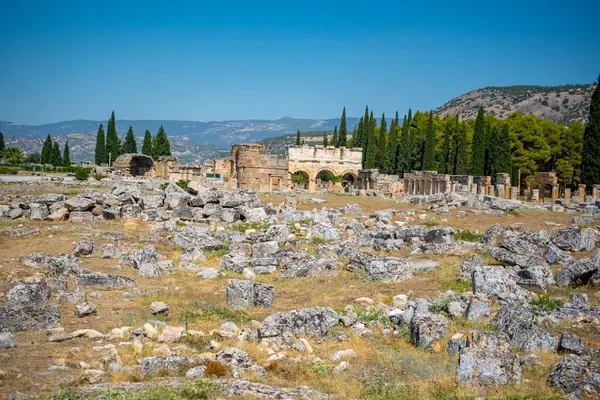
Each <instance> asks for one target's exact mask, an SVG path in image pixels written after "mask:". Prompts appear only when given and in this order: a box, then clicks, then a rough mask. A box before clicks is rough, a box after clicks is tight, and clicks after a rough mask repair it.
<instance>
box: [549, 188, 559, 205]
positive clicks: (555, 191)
mask: <svg viewBox="0 0 600 400" xmlns="http://www.w3.org/2000/svg"><path fill="white" fill-rule="evenodd" d="M550 197H551V198H552V204H555V203H556V200H558V185H552V192H551V195H550Z"/></svg>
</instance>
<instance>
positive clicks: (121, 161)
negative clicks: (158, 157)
mask: <svg viewBox="0 0 600 400" xmlns="http://www.w3.org/2000/svg"><path fill="white" fill-rule="evenodd" d="M153 165H154V162H153V160H152V157H149V156H145V155H143V154H139V153H128V154H121V155H120V156H119V157H117V158H116V159H115V161H114V162H113V164H112V168H113V169H114V171H115V173H116V174H117V175H122V176H142V177H151V176H153V175H154V171H153V169H152V167H153Z"/></svg>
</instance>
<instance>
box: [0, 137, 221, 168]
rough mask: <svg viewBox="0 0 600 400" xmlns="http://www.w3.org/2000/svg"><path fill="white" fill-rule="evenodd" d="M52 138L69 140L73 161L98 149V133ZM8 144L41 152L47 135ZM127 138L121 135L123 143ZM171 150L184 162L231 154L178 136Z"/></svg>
mask: <svg viewBox="0 0 600 400" xmlns="http://www.w3.org/2000/svg"><path fill="white" fill-rule="evenodd" d="M52 139H54V140H55V141H57V142H58V143H59V144H60V147H61V150H62V149H63V148H64V145H65V142H66V141H67V140H68V141H69V151H70V155H71V160H72V161H76V162H78V161H93V160H94V151H95V149H96V134H95V133H94V134H91V133H68V134H63V135H55V136H52ZM135 139H136V142H137V147H138V150H139V151H141V149H142V142H143V141H144V137H143V136H136V138H135ZM4 140H5V142H6V145H7V146H18V147H20V148H22V149H23V150H24V151H25V152H27V153H35V152H38V153H39V152H40V151H41V149H42V145H43V144H44V140H45V137H32V136H6V135H5V138H4ZM124 140H125V138H124V137H121V143H123V142H124ZM169 140H170V142H171V151H172V153H173V155H175V156H176V157H177V158H179V160H180V161H181V162H182V163H201V162H202V161H204V160H206V159H209V158H215V157H223V156H227V155H229V154H230V149H228V148H221V147H216V146H212V145H208V144H199V143H193V142H190V141H189V140H183V139H181V138H177V137H170V138H169Z"/></svg>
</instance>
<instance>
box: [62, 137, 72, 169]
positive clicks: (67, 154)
mask: <svg viewBox="0 0 600 400" xmlns="http://www.w3.org/2000/svg"><path fill="white" fill-rule="evenodd" d="M62 162H63V165H64V166H65V167H70V166H71V154H70V152H69V141H68V140H67V141H66V143H65V150H64V153H63V158H62Z"/></svg>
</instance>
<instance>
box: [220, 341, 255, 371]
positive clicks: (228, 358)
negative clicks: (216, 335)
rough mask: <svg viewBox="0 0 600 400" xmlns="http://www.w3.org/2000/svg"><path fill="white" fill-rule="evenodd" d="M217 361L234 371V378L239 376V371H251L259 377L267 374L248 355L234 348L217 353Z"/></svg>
mask: <svg viewBox="0 0 600 400" xmlns="http://www.w3.org/2000/svg"><path fill="white" fill-rule="evenodd" d="M217 361H219V362H220V363H222V364H225V365H229V366H231V367H232V368H233V370H234V376H238V375H239V371H240V370H241V371H252V372H255V373H257V374H258V375H260V376H266V375H267V373H266V371H265V369H264V368H263V367H261V366H260V365H258V364H256V362H254V360H253V359H252V357H250V355H249V354H248V353H246V352H244V351H242V350H240V349H237V348H235V347H227V348H225V349H223V350H221V351H220V352H218V353H217Z"/></svg>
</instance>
